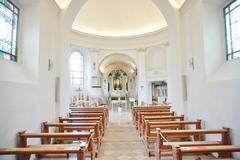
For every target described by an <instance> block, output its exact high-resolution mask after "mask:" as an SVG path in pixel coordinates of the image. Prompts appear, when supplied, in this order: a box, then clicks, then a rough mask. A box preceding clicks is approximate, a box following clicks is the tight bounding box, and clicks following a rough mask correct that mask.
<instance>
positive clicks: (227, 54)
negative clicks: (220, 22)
mask: <svg viewBox="0 0 240 160" xmlns="http://www.w3.org/2000/svg"><path fill="white" fill-rule="evenodd" d="M236 1H237V0H232V1H231V2H229V3H228V4H227V5H225V7H224V8H223V16H224V31H225V46H226V60H227V61H230V60H234V59H238V58H239V57H238V58H234V57H233V56H234V54H235V53H238V52H240V49H239V50H237V51H233V47H232V25H231V23H230V24H229V30H230V31H229V32H230V41H231V53H228V47H229V46H228V39H227V23H228V22H227V21H226V15H227V14H229V18H230V19H229V21H230V22H231V12H232V11H233V10H234V9H236V8H238V7H240V4H239V5H237V6H235V7H234V8H233V9H232V10H230V6H231V5H232V4H233V3H235V2H236ZM227 8H229V11H228V12H227V13H226V11H225V10H226V9H227ZM229 56H231V58H229Z"/></svg>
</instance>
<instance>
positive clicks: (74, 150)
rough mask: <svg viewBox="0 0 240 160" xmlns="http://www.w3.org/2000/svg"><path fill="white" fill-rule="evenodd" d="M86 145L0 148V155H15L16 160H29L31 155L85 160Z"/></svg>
mask: <svg viewBox="0 0 240 160" xmlns="http://www.w3.org/2000/svg"><path fill="white" fill-rule="evenodd" d="M86 149H87V145H79V144H78V145H76V144H75V145H54V146H53V145H51V146H49V145H45V147H43V146H41V147H17V148H15V147H9V148H0V155H16V156H17V160H29V159H30V156H31V155H32V154H35V155H39V154H76V155H77V160H85V152H86Z"/></svg>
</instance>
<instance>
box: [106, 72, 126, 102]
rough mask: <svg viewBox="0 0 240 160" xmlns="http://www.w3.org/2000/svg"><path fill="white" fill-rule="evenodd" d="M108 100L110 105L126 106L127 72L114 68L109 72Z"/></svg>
mask: <svg viewBox="0 0 240 160" xmlns="http://www.w3.org/2000/svg"><path fill="white" fill-rule="evenodd" d="M108 82H109V100H110V102H111V105H112V106H126V105H127V96H128V94H127V93H128V84H127V74H126V73H125V72H124V71H122V70H114V71H112V72H111V73H110V74H109V77H108Z"/></svg>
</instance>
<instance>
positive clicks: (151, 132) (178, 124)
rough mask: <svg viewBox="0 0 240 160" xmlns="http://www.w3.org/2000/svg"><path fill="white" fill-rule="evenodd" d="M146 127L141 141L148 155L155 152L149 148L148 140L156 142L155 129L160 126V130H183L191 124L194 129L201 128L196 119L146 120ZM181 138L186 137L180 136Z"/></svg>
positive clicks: (199, 122)
mask: <svg viewBox="0 0 240 160" xmlns="http://www.w3.org/2000/svg"><path fill="white" fill-rule="evenodd" d="M145 123H146V129H145V130H144V134H143V136H142V137H143V141H144V144H145V145H146V148H147V152H148V155H149V156H150V155H151V154H152V153H155V150H154V147H153V148H151V145H150V142H156V139H157V132H156V129H157V128H160V129H162V130H166V129H167V130H177V129H178V130H179V129H181V130H184V129H186V127H188V126H190V125H192V126H193V127H194V128H195V129H201V120H196V121H166V122H161V121H160V122H151V121H148V120H147V121H146V122H145ZM182 138H188V136H187V137H182Z"/></svg>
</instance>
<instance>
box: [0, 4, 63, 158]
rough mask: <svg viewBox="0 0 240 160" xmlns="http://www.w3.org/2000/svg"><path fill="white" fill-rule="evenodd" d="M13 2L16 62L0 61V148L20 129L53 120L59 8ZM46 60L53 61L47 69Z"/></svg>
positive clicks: (11, 142)
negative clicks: (18, 14) (16, 9)
mask: <svg viewBox="0 0 240 160" xmlns="http://www.w3.org/2000/svg"><path fill="white" fill-rule="evenodd" d="M15 1H16V4H19V8H20V10H21V18H20V19H21V20H20V36H19V45H20V48H19V61H18V62H17V63H15V62H9V61H5V60H0V65H1V67H0V68H1V75H0V76H1V78H0V103H1V104H0V105H1V107H0V108H1V111H0V117H1V118H0V119H1V121H0V126H1V130H0V137H1V142H0V147H6V146H9V147H10V146H15V140H16V139H15V137H16V133H17V132H19V131H22V130H27V131H36V132H37V131H40V124H41V122H43V121H54V120H55V109H56V103H55V76H56V75H57V74H56V72H57V60H58V59H57V54H58V48H59V46H58V35H59V33H58V27H59V26H58V19H59V9H58V8H57V6H56V4H55V3H54V2H53V1H49V0H41V1H34V2H32V3H28V4H22V3H21V1H20V0H15ZM28 31H29V32H30V33H31V35H30V33H27V32H28ZM30 41H31V42H30ZM48 59H51V60H52V62H53V68H52V69H51V70H50V71H48ZM26 60H28V61H30V62H29V63H27V62H26ZM2 65H3V67H2ZM3 69H4V70H6V71H3V72H2V70H3ZM5 73H7V74H5ZM0 159H5V160H8V159H13V158H12V157H11V156H7V157H3V156H1V158H0Z"/></svg>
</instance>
